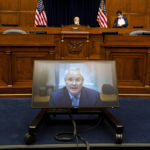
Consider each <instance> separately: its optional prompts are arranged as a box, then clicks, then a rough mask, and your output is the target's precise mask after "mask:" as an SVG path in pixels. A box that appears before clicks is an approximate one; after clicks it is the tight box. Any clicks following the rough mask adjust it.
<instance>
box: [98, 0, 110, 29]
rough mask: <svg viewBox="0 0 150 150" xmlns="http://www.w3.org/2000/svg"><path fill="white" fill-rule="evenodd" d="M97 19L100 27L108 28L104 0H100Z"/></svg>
mask: <svg viewBox="0 0 150 150" xmlns="http://www.w3.org/2000/svg"><path fill="white" fill-rule="evenodd" d="M97 21H98V23H99V25H100V27H101V28H108V25H107V14H106V7H105V0H100V5H99V9H98V14H97Z"/></svg>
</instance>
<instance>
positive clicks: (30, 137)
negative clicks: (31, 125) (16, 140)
mask: <svg viewBox="0 0 150 150" xmlns="http://www.w3.org/2000/svg"><path fill="white" fill-rule="evenodd" d="M24 141H25V143H26V144H27V145H30V144H33V143H34V142H35V141H36V136H35V135H34V134H33V135H31V134H30V133H26V134H25V136H24Z"/></svg>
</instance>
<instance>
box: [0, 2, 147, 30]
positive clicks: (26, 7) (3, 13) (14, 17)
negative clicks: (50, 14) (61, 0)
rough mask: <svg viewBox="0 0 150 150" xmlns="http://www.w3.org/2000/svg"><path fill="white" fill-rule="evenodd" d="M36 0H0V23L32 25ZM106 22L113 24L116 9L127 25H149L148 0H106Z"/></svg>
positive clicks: (131, 26) (130, 26) (110, 25)
mask: <svg viewBox="0 0 150 150" xmlns="http://www.w3.org/2000/svg"><path fill="white" fill-rule="evenodd" d="M37 1H38V0H0V24H17V25H19V26H33V25H34V14H35V9H36V5H37ZM106 10H107V13H108V24H109V27H110V28H111V27H112V26H113V22H114V18H115V17H116V11H117V10H122V12H123V14H124V15H125V16H127V17H128V20H129V26H128V28H133V26H144V27H145V28H149V27H150V0H106Z"/></svg>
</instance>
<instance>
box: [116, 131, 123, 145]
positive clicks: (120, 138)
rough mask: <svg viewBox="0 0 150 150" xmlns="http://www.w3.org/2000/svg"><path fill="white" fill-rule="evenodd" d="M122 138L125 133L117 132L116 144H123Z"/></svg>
mask: <svg viewBox="0 0 150 150" xmlns="http://www.w3.org/2000/svg"><path fill="white" fill-rule="evenodd" d="M122 138H123V135H122V134H121V133H120V134H118V133H116V144H121V143H122Z"/></svg>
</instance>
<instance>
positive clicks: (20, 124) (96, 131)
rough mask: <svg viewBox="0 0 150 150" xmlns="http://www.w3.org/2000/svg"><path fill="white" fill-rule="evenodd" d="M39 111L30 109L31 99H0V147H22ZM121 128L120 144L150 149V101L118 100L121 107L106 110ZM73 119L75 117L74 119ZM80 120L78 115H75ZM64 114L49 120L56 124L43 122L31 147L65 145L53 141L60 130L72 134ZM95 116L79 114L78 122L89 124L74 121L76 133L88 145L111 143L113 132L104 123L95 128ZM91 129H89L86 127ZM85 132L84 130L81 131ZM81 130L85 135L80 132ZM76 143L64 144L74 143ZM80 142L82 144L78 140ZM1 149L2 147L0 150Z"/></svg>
mask: <svg viewBox="0 0 150 150" xmlns="http://www.w3.org/2000/svg"><path fill="white" fill-rule="evenodd" d="M39 111H40V109H32V108H31V99H30V98H24V99H23V98H11V99H2V98H1V99H0V145H1V146H5V145H7V146H9V145H15V146H17V145H18V146H19V145H25V143H24V135H25V133H26V132H28V126H29V125H30V123H31V122H32V120H33V119H34V117H35V116H36V115H37V113H38V112H39ZM109 111H111V112H112V114H114V116H115V117H116V118H117V119H118V120H119V121H120V122H122V124H123V125H124V132H123V133H124V136H123V144H122V145H124V144H137V145H139V146H140V145H142V144H145V145H146V144H147V145H148V146H150V144H149V143H150V134H149V133H150V99H148V98H120V108H113V109H109ZM75 117H76V116H75ZM78 117H79V116H78ZM66 118H67V116H66V115H63V116H62V115H57V116H56V117H52V119H54V120H57V121H59V122H58V123H51V124H46V123H45V122H43V123H42V125H41V126H40V128H39V130H38V132H37V140H36V143H35V144H34V145H43V144H44V145H47V144H48V145H49V144H50V145H53V144H57V145H59V144H64V142H58V141H56V140H55V139H54V135H55V134H56V133H58V132H60V131H68V130H69V131H72V124H71V122H70V123H68V121H67V119H66ZM95 118H97V115H88V116H87V115H82V116H80V119H83V120H84V119H86V120H87V119H88V120H89V122H85V123H79V124H78V122H77V131H78V132H80V135H81V136H82V137H83V138H84V139H86V140H87V141H88V142H89V143H91V144H95V145H96V144H101V145H102V144H108V145H109V144H112V145H113V144H114V139H115V138H114V134H115V132H114V130H113V129H112V128H111V127H110V126H109V124H108V123H107V122H104V123H103V124H102V125H101V126H96V127H95V122H94V120H95ZM91 127H94V128H93V129H92V130H88V129H89V128H91ZM86 129H87V130H88V131H84V130H86ZM83 131H84V132H83ZM74 143H76V141H73V142H67V143H65V144H74ZM79 143H81V141H79ZM0 148H1V147H0ZM28 148H29V147H28Z"/></svg>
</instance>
